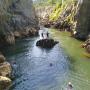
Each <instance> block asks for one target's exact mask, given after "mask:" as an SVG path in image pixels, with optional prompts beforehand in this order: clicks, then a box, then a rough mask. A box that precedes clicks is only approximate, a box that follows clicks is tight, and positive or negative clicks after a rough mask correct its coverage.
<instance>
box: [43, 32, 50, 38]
mask: <svg viewBox="0 0 90 90" xmlns="http://www.w3.org/2000/svg"><path fill="white" fill-rule="evenodd" d="M41 37H42V38H43V39H47V38H49V32H42V33H41Z"/></svg>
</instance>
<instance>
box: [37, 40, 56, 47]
mask: <svg viewBox="0 0 90 90" xmlns="http://www.w3.org/2000/svg"><path fill="white" fill-rule="evenodd" d="M57 43H58V42H57V41H54V40H53V39H41V40H39V41H37V43H36V46H40V47H43V48H52V47H53V46H54V45H56V44H57Z"/></svg>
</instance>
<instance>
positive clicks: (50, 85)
mask: <svg viewBox="0 0 90 90" xmlns="http://www.w3.org/2000/svg"><path fill="white" fill-rule="evenodd" d="M56 36H57V35H56ZM38 39H40V37H33V38H26V39H23V40H17V42H16V44H15V45H14V46H11V47H7V48H5V55H6V57H7V58H8V61H9V62H10V63H11V65H12V64H13V62H14V63H15V65H14V66H13V71H14V77H13V84H12V86H11V88H10V90H66V87H67V84H68V82H72V84H73V90H90V81H89V80H90V76H89V75H90V72H88V70H87V69H86V67H87V66H86V65H87V63H89V62H88V61H87V62H86V61H85V62H82V63H81V62H79V61H78V62H77V64H76V63H75V60H72V59H71V58H70V56H68V54H67V53H66V52H65V51H64V49H63V48H62V47H61V42H60V43H59V44H57V45H56V46H54V47H53V48H52V49H43V48H39V47H36V46H35V44H36V41H37V40H38ZM84 63H85V64H84ZM89 64H90V63H89ZM75 65H76V66H75ZM79 65H80V66H82V65H83V68H85V70H86V71H82V70H83V69H82V68H81V69H80V70H79V69H78V71H77V69H76V68H75V67H78V66H79ZM84 65H85V67H84ZM88 68H90V66H88ZM81 71H82V72H81ZM83 73H84V74H83ZM88 73H89V74H88Z"/></svg>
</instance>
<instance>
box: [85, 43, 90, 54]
mask: <svg viewBox="0 0 90 90" xmlns="http://www.w3.org/2000/svg"><path fill="white" fill-rule="evenodd" d="M86 50H87V52H88V53H90V45H87V47H86Z"/></svg>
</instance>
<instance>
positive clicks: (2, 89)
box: [0, 76, 11, 90]
mask: <svg viewBox="0 0 90 90" xmlns="http://www.w3.org/2000/svg"><path fill="white" fill-rule="evenodd" d="M10 85H11V80H10V79H9V78H7V77H3V76H0V90H6V89H7V88H8V87H9V86H10Z"/></svg>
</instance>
